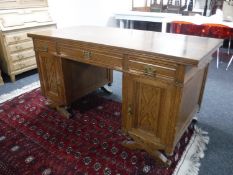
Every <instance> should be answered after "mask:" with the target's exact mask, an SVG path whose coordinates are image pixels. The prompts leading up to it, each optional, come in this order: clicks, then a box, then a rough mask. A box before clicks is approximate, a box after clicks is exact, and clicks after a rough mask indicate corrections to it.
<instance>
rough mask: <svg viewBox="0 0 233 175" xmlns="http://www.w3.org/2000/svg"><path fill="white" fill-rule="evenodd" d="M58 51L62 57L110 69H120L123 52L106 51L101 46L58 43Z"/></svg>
mask: <svg viewBox="0 0 233 175" xmlns="http://www.w3.org/2000/svg"><path fill="white" fill-rule="evenodd" d="M58 52H59V53H60V54H61V56H62V57H65V58H68V59H72V60H77V61H80V62H84V63H88V64H93V65H97V66H104V67H106V68H110V69H116V70H122V61H123V54H122V53H119V52H115V51H113V52H109V51H108V52H107V51H106V50H104V49H101V48H90V47H75V46H72V47H71V46H69V45H63V44H58Z"/></svg>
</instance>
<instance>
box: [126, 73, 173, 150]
mask: <svg viewBox="0 0 233 175" xmlns="http://www.w3.org/2000/svg"><path fill="white" fill-rule="evenodd" d="M123 79H124V80H123V96H124V97H125V99H123V123H122V126H123V130H125V131H126V132H127V133H128V134H129V135H130V136H131V137H133V139H134V140H135V141H136V142H137V141H139V142H141V143H143V144H144V143H145V144H148V145H152V146H156V147H158V148H163V146H164V144H166V143H167V134H168V133H170V132H168V129H170V128H169V127H168V125H169V123H170V119H171V118H169V117H170V116H171V114H170V113H171V112H170V111H171V106H172V104H173V102H172V101H173V99H174V98H173V97H172V96H173V95H172V94H173V91H174V86H173V85H172V84H169V83H166V82H162V81H158V80H155V79H153V78H147V77H146V76H143V77H140V76H135V75H130V74H124V77H123ZM171 121H172V120H171Z"/></svg>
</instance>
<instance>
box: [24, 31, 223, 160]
mask: <svg viewBox="0 0 233 175" xmlns="http://www.w3.org/2000/svg"><path fill="white" fill-rule="evenodd" d="M28 36H29V37H32V38H33V42H34V49H35V51H36V59H37V64H38V70H39V76H40V82H41V90H42V93H43V95H44V96H46V97H48V98H49V99H50V100H51V101H52V102H53V104H54V105H55V106H57V108H58V109H61V108H60V107H62V106H63V107H65V106H69V105H70V104H71V103H72V102H73V101H75V100H76V99H77V98H79V97H81V96H83V95H86V94H87V93H89V92H91V91H93V90H95V89H96V88H98V87H100V86H102V85H104V84H105V83H108V82H111V81H112V71H111V70H112V69H114V70H119V71H122V72H123V87H122V99H123V100H122V130H123V131H125V132H127V133H128V134H129V135H130V136H131V137H132V138H133V139H134V142H128V143H125V145H126V146H128V147H130V148H133V149H134V148H140V149H144V150H146V151H147V152H148V153H150V154H151V155H152V156H154V157H157V158H158V157H159V158H160V160H162V161H163V162H166V163H168V160H167V159H166V155H163V154H162V153H161V152H159V151H158V150H164V151H165V153H166V154H172V152H173V149H174V147H175V145H176V143H177V142H178V141H179V139H180V137H181V136H182V134H183V132H184V131H185V130H186V129H187V127H188V125H189V124H190V122H191V120H192V118H193V116H194V115H195V113H196V111H197V110H198V109H199V107H200V105H201V100H202V95H203V90H204V86H205V80H206V76H207V70H208V65H209V62H210V60H211V56H210V55H211V54H212V53H213V52H214V51H215V50H216V48H218V47H219V46H220V45H221V44H222V40H219V39H213V38H201V37H196V36H185V35H177V34H170V33H157V32H150V31H139V30H133V29H118V28H106V27H90V26H85V27H73V28H66V29H60V30H51V31H47V32H40V33H34V34H28ZM63 111H64V110H63Z"/></svg>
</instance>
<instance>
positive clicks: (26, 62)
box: [12, 57, 36, 71]
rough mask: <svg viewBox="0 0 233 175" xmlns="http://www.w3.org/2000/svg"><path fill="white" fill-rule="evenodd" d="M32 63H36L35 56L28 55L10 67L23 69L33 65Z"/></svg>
mask: <svg viewBox="0 0 233 175" xmlns="http://www.w3.org/2000/svg"><path fill="white" fill-rule="evenodd" d="M34 65H36V58H35V57H29V58H27V59H24V60H21V61H18V62H14V63H13V64H12V68H13V71H16V70H20V69H24V68H27V67H30V66H34Z"/></svg>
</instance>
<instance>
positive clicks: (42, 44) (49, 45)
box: [34, 40, 57, 53]
mask: <svg viewBox="0 0 233 175" xmlns="http://www.w3.org/2000/svg"><path fill="white" fill-rule="evenodd" d="M34 50H35V51H38V52H49V53H57V49H56V43H55V42H51V41H46V40H35V41H34Z"/></svg>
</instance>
